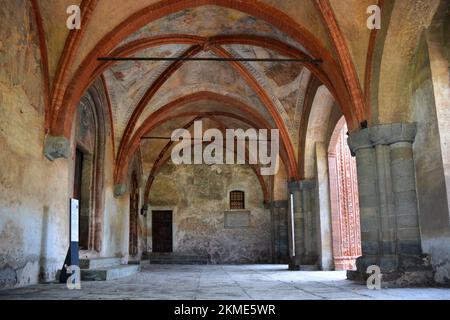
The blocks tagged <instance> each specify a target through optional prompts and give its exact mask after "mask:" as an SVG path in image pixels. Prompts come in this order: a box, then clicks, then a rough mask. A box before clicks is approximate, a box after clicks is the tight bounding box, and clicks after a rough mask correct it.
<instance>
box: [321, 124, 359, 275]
mask: <svg viewBox="0 0 450 320" xmlns="http://www.w3.org/2000/svg"><path fill="white" fill-rule="evenodd" d="M347 130H348V129H347V126H346V125H344V126H343V127H342V129H340V131H339V132H338V137H337V141H336V145H335V146H334V148H332V150H331V151H330V152H329V156H328V159H329V164H330V186H331V188H330V192H331V193H332V194H331V201H332V204H331V210H332V213H331V219H332V233H333V256H334V264H335V268H336V270H350V269H355V267H356V265H355V260H356V258H357V257H359V256H360V255H361V231H360V218H359V203H358V182H357V176H356V161H355V158H353V157H352V156H351V154H350V149H349V148H348V146H347V134H346V133H347ZM333 151H334V152H333Z"/></svg>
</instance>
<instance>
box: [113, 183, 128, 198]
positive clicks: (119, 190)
mask: <svg viewBox="0 0 450 320" xmlns="http://www.w3.org/2000/svg"><path fill="white" fill-rule="evenodd" d="M126 191H127V186H126V185H125V184H123V183H121V184H116V185H115V186H114V196H115V197H116V198H118V197H121V196H123V195H124V194H125V192H126Z"/></svg>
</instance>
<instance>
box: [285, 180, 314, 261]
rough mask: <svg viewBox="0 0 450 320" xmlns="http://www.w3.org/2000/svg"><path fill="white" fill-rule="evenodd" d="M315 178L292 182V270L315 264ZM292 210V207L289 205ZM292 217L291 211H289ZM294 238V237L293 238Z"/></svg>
mask: <svg viewBox="0 0 450 320" xmlns="http://www.w3.org/2000/svg"><path fill="white" fill-rule="evenodd" d="M314 187H315V182H314V181H313V180H301V181H295V182H291V183H290V184H289V191H290V193H291V194H292V195H293V203H294V208H293V209H294V242H295V255H292V254H291V261H290V264H289V269H290V270H300V266H301V265H315V264H316V262H317V261H316V260H317V259H316V258H317V255H316V254H315V238H314V235H315V232H314V231H315V219H314V215H313V208H314V205H313V201H314V200H313V199H314V198H313V194H312V193H313V191H314ZM289 210H290V207H289ZM289 217H290V211H289ZM291 239H292V238H291Z"/></svg>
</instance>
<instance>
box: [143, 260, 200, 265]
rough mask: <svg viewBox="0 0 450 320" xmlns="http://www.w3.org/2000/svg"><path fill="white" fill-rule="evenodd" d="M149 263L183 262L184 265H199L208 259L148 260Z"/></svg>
mask: <svg viewBox="0 0 450 320" xmlns="http://www.w3.org/2000/svg"><path fill="white" fill-rule="evenodd" d="M150 264H185V265H199V264H208V260H159V259H154V260H150Z"/></svg>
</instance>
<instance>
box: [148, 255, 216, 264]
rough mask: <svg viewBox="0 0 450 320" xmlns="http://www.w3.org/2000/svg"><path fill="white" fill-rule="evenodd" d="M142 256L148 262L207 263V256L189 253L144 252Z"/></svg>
mask: <svg viewBox="0 0 450 320" xmlns="http://www.w3.org/2000/svg"><path fill="white" fill-rule="evenodd" d="M144 258H145V259H146V260H149V261H150V264H187V265H189V264H208V261H209V259H208V257H206V256H199V255H195V254H189V253H173V252H146V253H145V254H144Z"/></svg>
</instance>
